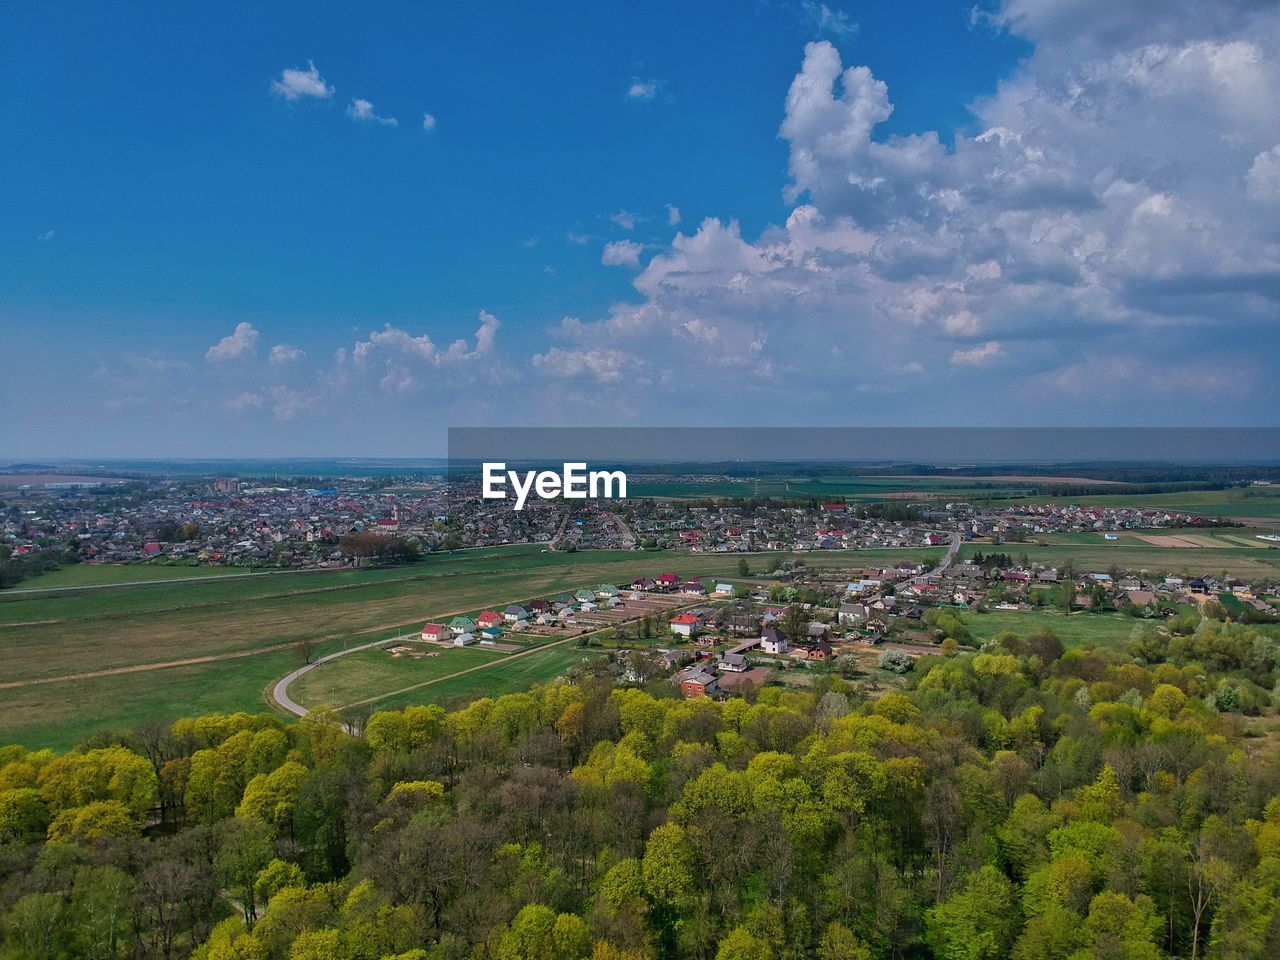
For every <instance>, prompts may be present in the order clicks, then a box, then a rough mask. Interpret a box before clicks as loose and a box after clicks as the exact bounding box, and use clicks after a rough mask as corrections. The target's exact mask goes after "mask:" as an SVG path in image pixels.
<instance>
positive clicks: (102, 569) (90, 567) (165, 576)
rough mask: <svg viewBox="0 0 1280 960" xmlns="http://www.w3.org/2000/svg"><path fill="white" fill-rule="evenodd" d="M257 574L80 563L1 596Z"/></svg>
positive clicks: (232, 569) (243, 570) (221, 569)
mask: <svg viewBox="0 0 1280 960" xmlns="http://www.w3.org/2000/svg"><path fill="white" fill-rule="evenodd" d="M258 575H260V574H257V573H255V571H253V570H249V569H246V568H244V567H195V566H189V565H185V564H184V565H181V566H178V565H165V564H158V563H129V564H115V563H77V564H73V565H71V566H69V567H62V568H60V569H58V570H50V571H49V572H48V573H41V574H38V575H37V576H34V577H29V578H28V579H26V580H23V581H22V584H21V585H20V586H17V587H13V588H12V589H10V590H7V591H5V594H0V596H4V595H9V594H20V593H22V592H23V591H25V590H47V589H50V588H53V587H96V586H103V585H108V586H109V585H111V584H119V583H133V582H137V581H141V580H179V579H186V578H188V577H225V576H233V577H244V576H258Z"/></svg>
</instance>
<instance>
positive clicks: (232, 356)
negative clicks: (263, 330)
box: [204, 323, 258, 363]
mask: <svg viewBox="0 0 1280 960" xmlns="http://www.w3.org/2000/svg"><path fill="white" fill-rule="evenodd" d="M257 349H258V331H257V330H255V329H254V328H253V324H251V323H238V324H236V328H235V330H233V331H232V332H231V335H230V336H226V337H223V338H222V339H221V340H219V341H218V342H217V343H215V344H214V345H213V346H212V347H210V348H209V349H208V350H206V351H205V354H204V358H205V359H206V360H211V361H213V362H215V363H216V362H221V361H225V360H239V359H242V358H244V357H248V356H252V355H253V354H254V352H256V351H257Z"/></svg>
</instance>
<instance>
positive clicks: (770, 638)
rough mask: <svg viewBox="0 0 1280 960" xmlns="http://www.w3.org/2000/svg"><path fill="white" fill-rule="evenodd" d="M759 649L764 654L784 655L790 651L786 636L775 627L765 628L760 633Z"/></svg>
mask: <svg viewBox="0 0 1280 960" xmlns="http://www.w3.org/2000/svg"><path fill="white" fill-rule="evenodd" d="M760 649H761V650H763V651H764V652H765V653H773V654H782V653H786V652H787V650H788V649H790V647H789V645H788V643H787V635H786V634H785V633H783V632H782V631H781V630H779V629H778V628H777V627H765V628H764V630H763V631H761V633H760Z"/></svg>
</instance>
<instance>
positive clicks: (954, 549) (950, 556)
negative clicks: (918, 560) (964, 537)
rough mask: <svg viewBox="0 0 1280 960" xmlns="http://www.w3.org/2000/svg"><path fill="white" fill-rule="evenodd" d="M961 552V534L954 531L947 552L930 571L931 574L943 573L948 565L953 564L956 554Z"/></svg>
mask: <svg viewBox="0 0 1280 960" xmlns="http://www.w3.org/2000/svg"><path fill="white" fill-rule="evenodd" d="M959 552H960V534H958V533H953V534H951V543H950V545H949V546H948V547H947V552H946V554H944V555H943V557H942V559H941V560H939V561H938V565H937V566H936V567H934V568H933V569H932V570H930V571H929V572H930V574H933V575H938V574H941V573H942V572H943V571H945V570H946V569H947V567H949V566H951V561H953V560H954V559H955V558H956V554H957V553H959Z"/></svg>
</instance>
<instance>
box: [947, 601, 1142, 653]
mask: <svg viewBox="0 0 1280 960" xmlns="http://www.w3.org/2000/svg"><path fill="white" fill-rule="evenodd" d="M961 619H962V620H963V621H964V623H965V626H967V627H968V628H969V630H970V631H972V633H973V635H974V637H976V638H978V639H981V640H986V639H988V638H990V637H994V636H996V635H997V634H1000V633H1004V632H1005V631H1013V632H1014V633H1016V634H1019V635H1021V636H1024V637H1026V636H1031V635H1032V634H1035V633H1039V632H1040V631H1042V630H1051V631H1053V633H1055V634H1056V635H1057V636H1058V638H1059V639H1060V640H1061V641H1062V642H1063V643H1064V644H1065V645H1066V646H1068V647H1078V646H1081V645H1082V644H1086V643H1089V644H1096V645H1098V646H1116V645H1119V644H1122V643H1124V642H1125V641H1126V640H1128V639H1129V637H1130V636H1131V635H1132V633H1133V628H1134V627H1135V626H1138V625H1140V624H1142V623H1144V622H1146V621H1142V620H1136V619H1134V618H1133V617H1131V616H1129V615H1128V614H1123V613H1073V614H1071V615H1070V616H1068V615H1067V614H1065V613H1062V612H1061V611H1059V610H1045V609H1041V610H990V611H988V612H986V613H978V612H977V611H968V612H966V613H964V614H962V615H961Z"/></svg>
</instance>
